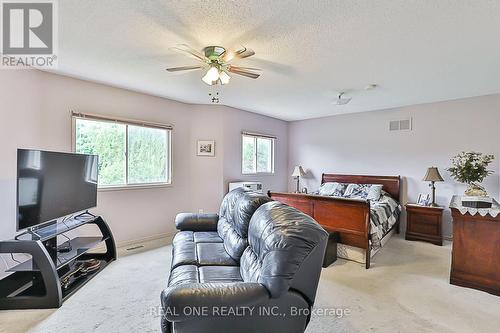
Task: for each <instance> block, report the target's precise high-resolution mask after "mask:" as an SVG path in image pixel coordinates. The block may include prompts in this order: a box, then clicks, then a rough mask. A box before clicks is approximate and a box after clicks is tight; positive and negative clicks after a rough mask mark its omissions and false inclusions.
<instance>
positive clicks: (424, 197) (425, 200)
mask: <svg viewBox="0 0 500 333" xmlns="http://www.w3.org/2000/svg"><path fill="white" fill-rule="evenodd" d="M430 203H431V196H430V194H429V193H427V194H424V193H420V194H419V195H418V199H417V205H420V206H429V205H430Z"/></svg>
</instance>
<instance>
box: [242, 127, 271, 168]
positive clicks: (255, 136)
mask: <svg viewBox="0 0 500 333" xmlns="http://www.w3.org/2000/svg"><path fill="white" fill-rule="evenodd" d="M245 137H250V138H253V139H254V140H255V155H254V156H255V172H244V171H243V138H245ZM257 139H266V140H271V171H270V172H269V171H265V172H262V171H260V172H259V171H257V164H258V161H257V157H258V144H257ZM240 147H241V158H240V161H241V174H242V175H243V176H252V175H254V176H258V175H268V176H272V175H274V174H275V160H276V156H275V152H276V148H275V147H276V137H275V136H272V135H265V134H258V133H249V132H242V133H241V145H240Z"/></svg>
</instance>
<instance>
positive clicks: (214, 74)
mask: <svg viewBox="0 0 500 333" xmlns="http://www.w3.org/2000/svg"><path fill="white" fill-rule="evenodd" d="M219 77H220V76H219V70H218V69H217V67H215V66H211V67H210V69H209V70H208V71H207V74H205V76H204V77H203V78H202V80H203V82H205V83H206V84H208V85H210V86H212V85H214V84H216V83H217V80H218V79H219Z"/></svg>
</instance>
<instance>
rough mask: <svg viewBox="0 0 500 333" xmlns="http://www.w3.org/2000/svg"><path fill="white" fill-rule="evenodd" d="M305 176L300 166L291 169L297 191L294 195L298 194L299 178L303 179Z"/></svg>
mask: <svg viewBox="0 0 500 333" xmlns="http://www.w3.org/2000/svg"><path fill="white" fill-rule="evenodd" d="M305 175H306V173H305V172H304V169H302V167H301V166H300V165H297V166H295V168H294V169H293V173H292V177H296V178H297V191H295V193H300V190H299V181H300V177H304V176H305Z"/></svg>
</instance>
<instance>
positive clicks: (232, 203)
mask: <svg viewBox="0 0 500 333" xmlns="http://www.w3.org/2000/svg"><path fill="white" fill-rule="evenodd" d="M269 201H271V199H270V198H269V197H267V196H266V195H264V194H260V193H256V192H252V191H249V190H246V189H243V188H238V189H235V190H233V191H231V192H229V193H228V194H227V195H226V196H225V197H224V200H223V201H222V204H221V207H220V211H219V223H218V224H217V232H218V233H219V236H220V237H221V238H222V239H223V241H224V249H225V250H226V252H227V253H228V254H229V255H230V256H231V257H232V258H233V259H234V260H236V261H239V260H240V258H241V255H242V254H243V251H244V250H245V248H246V247H247V246H248V239H247V238H248V225H249V224H250V219H251V218H252V215H253V214H254V212H255V211H256V210H257V208H259V207H260V206H261V205H262V204H264V203H266V202H269Z"/></svg>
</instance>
